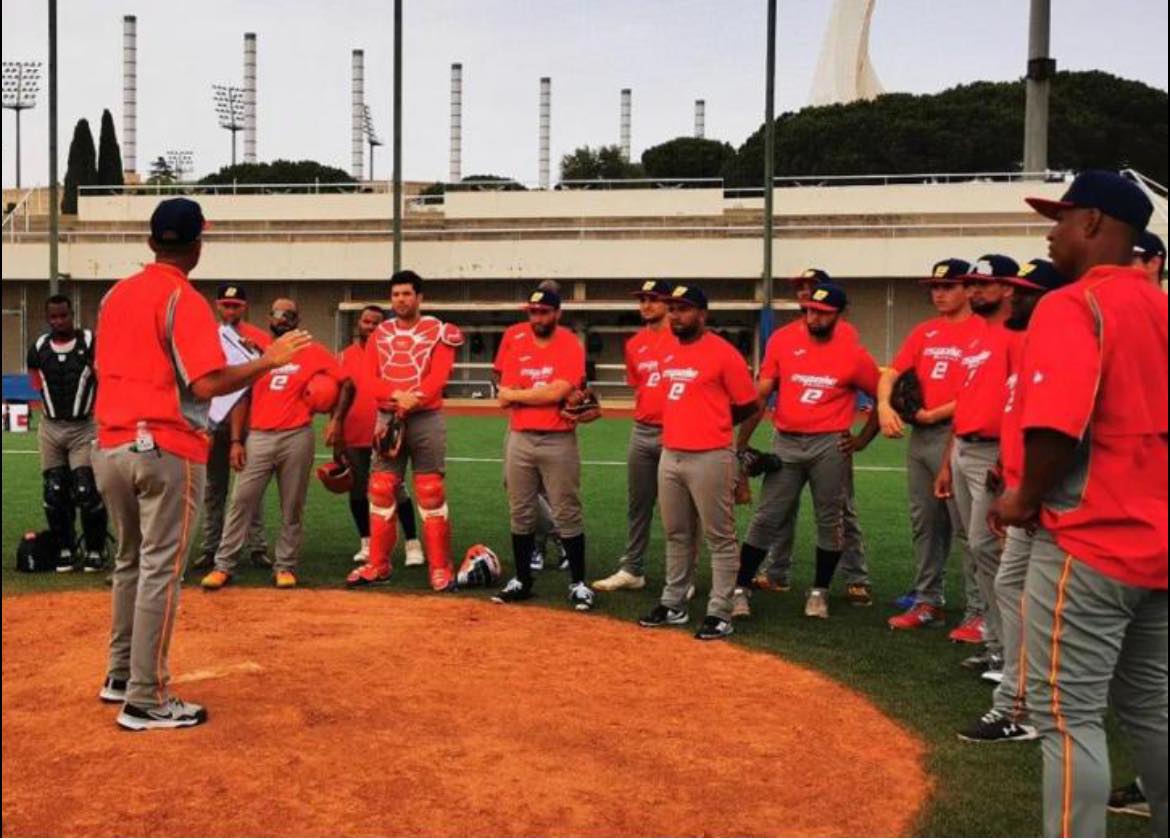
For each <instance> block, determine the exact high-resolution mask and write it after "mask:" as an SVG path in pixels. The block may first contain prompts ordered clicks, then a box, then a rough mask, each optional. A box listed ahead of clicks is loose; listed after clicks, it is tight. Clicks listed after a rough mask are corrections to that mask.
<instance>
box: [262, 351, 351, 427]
mask: <svg viewBox="0 0 1170 839" xmlns="http://www.w3.org/2000/svg"><path fill="white" fill-rule="evenodd" d="M316 373H326V374H328V375H330V376H332V377H333V378H334V379H336V380H337V381H338V382H342V381H345V374H344V373H342V372H341V367H340V365H338V363H337V359H336V358H334V357H333V355H332V354H331V353H330V352H329V351H328V350H326V349H325V348H324V347H323V346H321V345H320V344H318V343H316V342H314V343H312V344H309V346H307V347H305V348H304V349H302V350H300V351H299V352H297V354H296V355H294V356H293V357H292V361H290V362H289V363H288V364H284V365H281V366H280V367H274V368H272V369H271V370H269V371H268V372H267V373H265V374H264V375H263V376H261V377H260V378H259V379H257V380H256V381H255V382H254V383H253V384H252V406H251V413H250V414H249V417H248V427H249V428H251V429H252V430H254V431H288V430H290V429H293V428H301V427H302V426H306V425H308V424H309V423H311V422H312V421H313V412H312V411H311V410H309V403H308V402H306V401H305V400H304V398H303V397H302V395H301V391H303V390H304V389H305V385H306V384H308V382H309V379H311V378H312V377H313V376H314V374H316Z"/></svg>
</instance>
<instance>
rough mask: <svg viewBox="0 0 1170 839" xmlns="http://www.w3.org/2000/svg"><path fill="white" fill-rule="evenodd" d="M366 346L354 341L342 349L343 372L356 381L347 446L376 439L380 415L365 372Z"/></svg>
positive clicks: (362, 445)
mask: <svg viewBox="0 0 1170 839" xmlns="http://www.w3.org/2000/svg"><path fill="white" fill-rule="evenodd" d="M365 366H366V348H365V347H363V346H362V345H361V344H358V343H356V342H355V343H353V344H350V345H349V346H348V347H346V348H345V349H344V350H342V351H341V371H342V374H343V375H344V376H345V377H346V378H347V379H349V380H350V381H351V382H353V386H354V395H353V404H352V405H350V408H349V413H347V414H346V415H345V422H344V423H342V426H341V436H342V439H343V440H344V442H345V445H346V446H349V447H351V448H359V449H360V448H369V447H370V446H371V445H372V444H373V440H374V424H375V421H376V420H377V416H378V401H377V400H376V399H375V398H374V394H373V392H372V390H371V388H370V386H369V383H368V381H369V380H368V379H367V378H366V376H365V375H364V373H365Z"/></svg>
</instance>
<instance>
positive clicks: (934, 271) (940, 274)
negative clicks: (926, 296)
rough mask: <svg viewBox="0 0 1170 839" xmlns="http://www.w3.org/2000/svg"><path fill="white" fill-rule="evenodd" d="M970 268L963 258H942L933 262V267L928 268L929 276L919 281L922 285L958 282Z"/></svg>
mask: <svg viewBox="0 0 1170 839" xmlns="http://www.w3.org/2000/svg"><path fill="white" fill-rule="evenodd" d="M970 270H971V263H969V262H968V261H967V260H965V259H953V258H952V259H944V260H942V261H941V262H936V263H934V267H933V268H931V269H930V276H929V277H927V278H926V279H924V280H919V282H921V283H922V284H923V285H951V284H958V283H961V282H962V281H963V276H964V275H966V274H967V272H968V271H970Z"/></svg>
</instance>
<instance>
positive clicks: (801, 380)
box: [792, 373, 837, 387]
mask: <svg viewBox="0 0 1170 839" xmlns="http://www.w3.org/2000/svg"><path fill="white" fill-rule="evenodd" d="M792 381H793V383H794V384H798V385H804V386H805V387H836V386H837V377H836V376H811V375H806V374H804V373H793V374H792Z"/></svg>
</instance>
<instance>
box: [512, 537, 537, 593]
mask: <svg viewBox="0 0 1170 839" xmlns="http://www.w3.org/2000/svg"><path fill="white" fill-rule="evenodd" d="M535 546H536V537H535V536H534V535H533V534H531V533H513V534H512V558H513V559H514V560H515V561H516V579H517V580H519V581H520V582H522V583H524V587H525V588H532V550H533V548H534V547H535Z"/></svg>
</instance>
